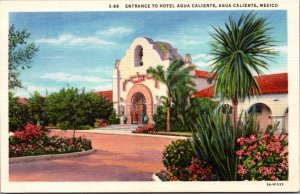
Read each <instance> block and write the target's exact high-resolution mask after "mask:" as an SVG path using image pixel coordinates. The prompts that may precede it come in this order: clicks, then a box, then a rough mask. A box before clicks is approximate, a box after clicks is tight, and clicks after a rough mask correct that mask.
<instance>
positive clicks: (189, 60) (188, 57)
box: [184, 54, 192, 63]
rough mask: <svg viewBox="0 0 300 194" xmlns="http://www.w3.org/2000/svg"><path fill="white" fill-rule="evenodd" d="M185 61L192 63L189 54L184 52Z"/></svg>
mask: <svg viewBox="0 0 300 194" xmlns="http://www.w3.org/2000/svg"><path fill="white" fill-rule="evenodd" d="M184 62H185V63H192V58H191V55H190V54H186V55H185V58H184Z"/></svg>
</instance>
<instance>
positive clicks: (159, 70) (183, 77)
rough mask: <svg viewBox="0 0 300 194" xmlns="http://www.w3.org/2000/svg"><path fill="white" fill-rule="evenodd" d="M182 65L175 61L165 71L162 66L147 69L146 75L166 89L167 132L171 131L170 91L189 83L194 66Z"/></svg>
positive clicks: (180, 61)
mask: <svg viewBox="0 0 300 194" xmlns="http://www.w3.org/2000/svg"><path fill="white" fill-rule="evenodd" d="M184 65H185V63H184V62H183V61H182V60H178V59H175V60H174V61H172V63H171V64H170V65H169V66H168V68H167V69H166V70H164V67H163V66H162V65H158V66H157V67H156V68H153V67H150V68H149V69H147V74H148V75H150V76H152V77H153V78H154V79H156V80H158V81H160V82H161V83H163V84H165V85H166V87H167V131H171V122H170V121H171V104H172V91H174V90H175V89H176V87H177V84H178V83H183V82H185V83H190V81H189V80H191V78H192V75H191V74H190V72H191V71H193V70H194V68H195V67H194V66H187V67H184Z"/></svg>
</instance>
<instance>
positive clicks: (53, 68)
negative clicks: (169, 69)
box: [10, 11, 287, 97]
mask: <svg viewBox="0 0 300 194" xmlns="http://www.w3.org/2000/svg"><path fill="white" fill-rule="evenodd" d="M243 13H244V12H243V11H155V12H153V11H152V12H41V13H38V12H36V13H11V14H10V24H15V25H16V27H17V28H18V29H23V28H26V29H27V30H28V32H30V33H31V39H30V41H32V42H34V43H35V44H36V45H37V46H38V47H39V52H38V53H37V54H36V57H35V58H34V59H33V63H32V68H31V69H29V70H24V71H22V74H21V77H20V78H21V80H22V83H23V85H24V86H25V89H20V90H17V91H16V93H17V95H19V96H21V97H28V96H29V93H32V92H33V91H35V90H37V91H39V92H40V93H41V94H42V95H44V94H45V91H46V88H47V89H48V91H49V92H54V91H58V90H59V89H60V88H62V87H67V86H74V87H79V88H83V87H85V88H86V90H95V91H99V90H110V89H112V79H111V77H112V71H113V67H114V63H115V60H116V59H121V58H122V57H123V56H124V54H125V51H126V50H127V48H128V47H129V45H130V44H131V42H132V41H133V40H134V39H135V38H136V37H139V36H145V37H149V38H151V39H153V40H155V41H158V40H160V41H167V42H169V43H171V44H172V45H173V46H174V47H176V48H177V49H178V52H179V53H180V54H181V55H182V56H184V55H185V54H186V53H190V54H191V55H192V59H193V63H194V64H196V65H197V68H198V69H200V70H206V71H209V70H210V67H209V66H208V61H209V59H210V57H209V52H210V45H209V42H210V40H211V38H210V36H209V33H210V32H213V26H215V27H222V28H223V27H224V23H225V22H227V20H228V17H229V16H230V15H232V16H233V17H234V18H239V17H240V16H241V15H242V14H243ZM255 13H257V14H258V16H262V17H267V18H268V21H269V22H270V27H272V28H273V29H272V30H271V31H270V35H271V36H272V37H273V39H274V40H276V47H274V49H275V50H278V51H279V55H278V56H276V58H275V60H274V61H275V62H270V63H269V65H270V66H269V67H270V69H269V70H268V71H266V72H265V73H266V74H268V73H275V72H287V13H286V11H256V12H255Z"/></svg>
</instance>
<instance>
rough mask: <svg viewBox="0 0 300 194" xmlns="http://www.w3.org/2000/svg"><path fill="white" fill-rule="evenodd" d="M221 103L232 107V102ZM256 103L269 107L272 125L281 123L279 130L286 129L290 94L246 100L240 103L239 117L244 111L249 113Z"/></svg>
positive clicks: (266, 95)
mask: <svg viewBox="0 0 300 194" xmlns="http://www.w3.org/2000/svg"><path fill="white" fill-rule="evenodd" d="M215 100H218V99H215ZM221 103H222V104H229V105H231V106H232V103H231V101H222V102H221ZM256 103H263V104H265V105H267V106H268V107H269V108H270V110H271V112H272V114H271V119H272V123H274V122H275V121H278V122H280V123H279V126H278V129H279V130H281V129H283V128H284V124H285V121H284V119H285V111H286V109H287V108H288V94H264V95H260V96H257V97H251V98H250V100H248V99H246V100H245V101H244V102H239V104H238V115H239V114H240V113H241V112H242V111H247V112H248V111H249V109H250V108H251V106H253V105H254V104H256Z"/></svg>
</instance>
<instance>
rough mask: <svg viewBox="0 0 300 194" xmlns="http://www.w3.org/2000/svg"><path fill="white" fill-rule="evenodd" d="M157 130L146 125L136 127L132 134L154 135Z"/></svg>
mask: <svg viewBox="0 0 300 194" xmlns="http://www.w3.org/2000/svg"><path fill="white" fill-rule="evenodd" d="M157 131H158V130H157V129H156V128H154V125H151V124H147V125H144V126H143V127H138V128H136V129H135V130H134V131H132V133H146V134H154V133H157Z"/></svg>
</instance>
